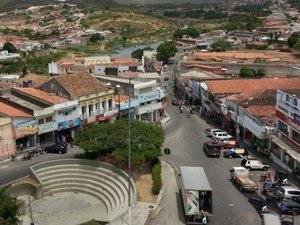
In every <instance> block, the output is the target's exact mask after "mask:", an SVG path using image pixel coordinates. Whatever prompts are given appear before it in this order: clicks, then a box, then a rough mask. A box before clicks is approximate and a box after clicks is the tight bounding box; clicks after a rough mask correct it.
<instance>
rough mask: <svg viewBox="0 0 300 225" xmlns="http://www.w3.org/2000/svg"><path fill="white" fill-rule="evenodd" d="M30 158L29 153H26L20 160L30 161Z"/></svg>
mask: <svg viewBox="0 0 300 225" xmlns="http://www.w3.org/2000/svg"><path fill="white" fill-rule="evenodd" d="M31 158H32V156H31V154H30V153H27V154H26V155H24V156H23V157H22V160H30V159H31Z"/></svg>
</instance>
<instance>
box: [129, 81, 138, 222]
mask: <svg viewBox="0 0 300 225" xmlns="http://www.w3.org/2000/svg"><path fill="white" fill-rule="evenodd" d="M137 77H138V75H137V76H133V77H130V78H129V88H128V90H129V92H128V95H129V101H128V224H129V225H131V110H130V108H131V104H130V103H131V98H130V87H131V80H132V79H135V78H137Z"/></svg>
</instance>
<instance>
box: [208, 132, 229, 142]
mask: <svg viewBox="0 0 300 225" xmlns="http://www.w3.org/2000/svg"><path fill="white" fill-rule="evenodd" d="M212 138H215V139H219V140H221V141H224V140H229V139H231V138H232V136H231V135H229V134H228V133H227V132H225V131H222V132H214V133H213V136H212Z"/></svg>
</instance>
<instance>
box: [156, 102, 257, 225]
mask: <svg viewBox="0 0 300 225" xmlns="http://www.w3.org/2000/svg"><path fill="white" fill-rule="evenodd" d="M187 112H188V110H187V109H186V108H185V111H184V113H180V112H179V110H178V106H177V107H176V106H169V108H168V113H169V114H170V116H171V118H172V119H171V121H169V122H168V123H167V124H165V125H164V129H165V134H166V139H165V144H164V146H165V147H168V148H170V149H171V155H169V156H163V157H162V160H164V161H166V162H168V163H170V164H172V165H174V166H175V167H176V168H179V167H180V166H202V167H204V169H205V171H206V174H207V176H208V179H209V182H210V184H211V186H212V189H213V191H214V192H213V194H214V196H213V205H214V206H213V210H214V212H213V214H214V217H213V221H212V224H213V225H219V224H220V225H253V224H260V217H259V215H258V214H257V212H256V211H255V210H254V208H253V207H252V206H251V205H250V204H249V203H248V201H247V196H245V195H244V194H243V193H241V192H240V191H239V190H238V189H237V188H236V187H235V186H234V185H233V184H232V183H231V182H230V180H229V169H230V168H231V167H232V166H239V165H240V161H241V159H225V158H223V157H220V158H207V157H206V155H205V154H204V152H203V150H202V144H203V142H205V141H206V140H207V137H206V135H205V133H204V129H205V128H207V127H208V124H207V123H206V122H205V121H204V120H202V119H201V118H199V117H198V116H196V115H192V116H191V118H190V119H188V118H187ZM164 201H167V205H172V204H177V207H175V208H180V207H181V206H180V205H179V202H178V201H177V202H175V201H174V200H172V199H171V198H164V200H163V202H162V207H163V210H165V211H166V212H165V213H162V214H160V215H159V216H158V218H157V219H158V221H159V222H157V221H156V220H154V221H153V222H152V223H151V225H155V224H169V223H166V221H168V220H169V218H170V215H169V213H167V212H168V208H164V207H167V206H165V204H166V203H165V202H164ZM171 208H172V210H173V214H174V215H176V214H178V212H177V210H175V209H174V207H171ZM179 215H180V214H179ZM174 217H175V216H174ZM180 217H181V218H179V220H178V222H177V223H174V224H183V223H182V221H183V219H182V215H181V216H180ZM172 220H173V218H172ZM180 221H181V222H180ZM172 224H173V223H172Z"/></svg>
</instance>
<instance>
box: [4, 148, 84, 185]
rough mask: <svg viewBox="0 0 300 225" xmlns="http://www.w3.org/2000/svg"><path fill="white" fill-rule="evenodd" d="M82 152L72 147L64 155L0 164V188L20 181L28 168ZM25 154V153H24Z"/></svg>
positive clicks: (27, 171)
mask: <svg viewBox="0 0 300 225" xmlns="http://www.w3.org/2000/svg"><path fill="white" fill-rule="evenodd" d="M81 152H82V150H80V149H79V148H77V147H72V148H69V149H68V152H67V153H66V154H61V155H60V154H51V153H49V154H46V155H40V156H37V157H32V158H31V159H30V160H26V161H21V160H18V161H16V162H13V161H9V162H6V163H3V164H0V177H1V178H0V186H2V185H4V184H6V183H10V182H12V181H14V180H17V179H20V178H22V177H24V176H27V175H28V174H29V167H31V166H33V165H35V164H37V163H40V162H44V161H48V160H54V159H65V158H71V157H73V156H74V155H75V154H76V153H81ZM24 154H25V153H24Z"/></svg>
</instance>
